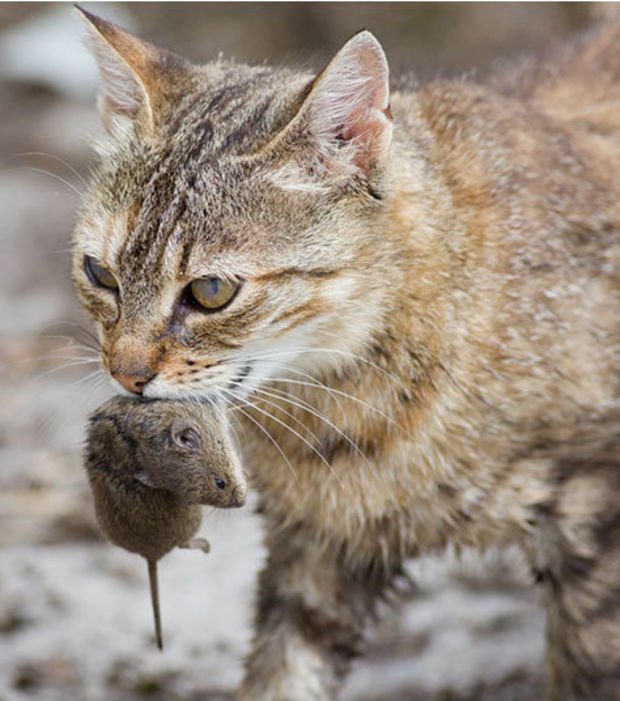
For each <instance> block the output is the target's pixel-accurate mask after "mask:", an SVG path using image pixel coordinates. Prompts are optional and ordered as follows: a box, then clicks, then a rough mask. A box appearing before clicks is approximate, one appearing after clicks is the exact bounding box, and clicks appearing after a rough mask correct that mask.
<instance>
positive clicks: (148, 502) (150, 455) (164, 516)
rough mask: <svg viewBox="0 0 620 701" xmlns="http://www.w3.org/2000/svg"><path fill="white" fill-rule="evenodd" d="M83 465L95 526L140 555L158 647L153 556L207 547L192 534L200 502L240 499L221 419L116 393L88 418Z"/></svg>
mask: <svg viewBox="0 0 620 701" xmlns="http://www.w3.org/2000/svg"><path fill="white" fill-rule="evenodd" d="M84 464H85V467H86V471H87V473H88V479H89V482H90V486H91V488H92V492H93V498H94V502H95V513H96V516H97V521H98V523H99V526H100V527H101V530H102V531H103V533H104V534H105V535H106V536H107V537H108V538H109V539H110V540H111V541H112V542H113V543H114V544H115V545H120V546H121V547H123V548H125V549H126V550H129V551H130V552H133V553H137V554H139V555H142V556H143V557H144V558H146V560H147V563H148V572H149V580H150V585H151V599H152V603H153V614H154V618H155V631H156V637H157V643H158V645H159V647H160V649H161V648H162V646H163V643H162V635H161V620H160V613H159V594H158V586H157V561H158V560H159V559H160V558H162V557H163V556H164V555H166V554H167V553H168V552H170V550H172V549H173V548H176V547H198V548H201V549H203V550H205V551H206V552H208V549H209V544H208V542H207V541H205V540H204V539H197V538H193V536H194V535H195V534H196V532H197V531H198V529H199V528H200V524H201V523H202V508H201V506H200V504H209V505H211V506H219V507H237V506H242V505H243V503H244V501H245V494H246V485H245V479H244V477H243V474H242V472H241V469H240V465H239V461H238V458H237V456H236V454H235V452H234V450H233V448H232V445H231V442H230V438H229V436H228V432H227V428H226V425H225V424H224V423H223V421H222V418H221V417H218V416H217V415H216V414H215V413H214V412H213V410H210V409H208V408H207V407H205V406H200V405H184V404H179V403H178V402H166V401H156V402H148V403H142V402H138V401H136V400H134V399H128V398H126V397H116V398H114V399H111V400H109V401H108V402H106V403H105V404H104V405H102V406H101V407H99V409H98V410H97V411H96V412H95V413H94V414H93V415H92V416H91V418H90V422H89V428H88V437H87V443H86V447H85V449H84Z"/></svg>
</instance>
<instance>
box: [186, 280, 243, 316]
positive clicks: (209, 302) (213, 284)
mask: <svg viewBox="0 0 620 701" xmlns="http://www.w3.org/2000/svg"><path fill="white" fill-rule="evenodd" d="M239 287H240V283H238V282H234V281H232V280H222V279H220V278H219V277H201V278H198V279H197V280H194V281H193V282H192V283H190V285H189V287H188V294H189V297H190V299H191V301H192V302H194V303H195V304H197V305H198V306H200V307H202V309H204V310H206V311H209V312H213V311H218V310H220V309H223V308H224V307H225V306H226V305H227V304H229V303H230V302H231V301H232V300H233V298H234V296H235V295H236V294H237V291H238V290H239Z"/></svg>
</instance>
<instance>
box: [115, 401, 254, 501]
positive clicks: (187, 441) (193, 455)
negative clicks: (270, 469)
mask: <svg viewBox="0 0 620 701" xmlns="http://www.w3.org/2000/svg"><path fill="white" fill-rule="evenodd" d="M127 401H128V404H126V405H124V407H123V423H124V431H125V433H126V434H127V435H128V436H129V437H130V439H131V438H133V440H135V441H136V443H137V444H138V445H139V450H137V451H136V456H137V464H136V465H135V469H136V471H135V476H136V479H138V480H139V481H140V482H142V484H144V485H146V486H148V487H152V488H154V489H165V490H168V491H170V492H173V493H175V494H176V495H177V496H179V497H180V498H181V499H182V500H183V502H185V503H187V504H206V505H209V506H217V507H220V508H226V507H237V506H242V505H243V504H244V503H245V498H246V492H247V487H246V480H245V477H244V474H243V470H242V467H241V462H240V460H239V456H238V454H237V451H236V450H235V448H234V445H233V442H232V439H231V436H230V429H229V427H228V423H227V422H226V420H225V418H224V416H223V414H222V413H221V412H220V411H219V410H218V409H217V408H215V407H213V406H210V405H205V404H193V403H191V404H190V403H185V402H177V401H167V400H160V401H153V402H148V403H143V402H136V401H135V400H132V399H128V400H127Z"/></svg>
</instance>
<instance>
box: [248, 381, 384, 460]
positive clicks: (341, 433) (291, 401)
mask: <svg viewBox="0 0 620 701" xmlns="http://www.w3.org/2000/svg"><path fill="white" fill-rule="evenodd" d="M254 392H256V393H258V394H260V395H266V396H270V397H274V398H278V399H281V400H282V401H284V402H287V403H288V404H291V405H292V406H296V407H297V408H299V409H302V410H303V411H307V412H308V413H310V414H312V415H313V416H315V417H316V418H317V419H319V420H321V421H323V422H324V423H326V424H327V425H328V426H329V427H330V428H331V429H332V430H334V431H336V433H337V434H338V435H339V436H341V437H342V438H343V439H344V440H345V441H346V442H347V443H348V444H349V445H350V446H351V447H352V448H353V450H355V452H356V453H357V454H358V455H359V456H360V457H362V458H363V459H364V461H365V462H366V463H367V464H368V465H372V463H371V462H370V460H369V459H368V456H367V455H366V454H365V453H364V451H363V450H362V449H361V448H360V447H359V446H358V445H357V443H356V442H355V441H354V440H353V439H352V438H351V437H350V436H347V434H346V433H345V432H344V431H343V430H342V429H340V428H338V426H336V424H334V423H333V422H332V421H330V420H329V419H328V418H327V417H326V416H324V415H323V414H321V413H320V412H319V411H316V410H315V409H313V408H312V407H311V406H310V405H309V404H308V402H302V401H297V398H296V397H295V395H293V394H289V393H288V392H279V394H284V395H288V396H278V395H276V394H272V393H271V392H268V391H267V390H264V389H255V390H254ZM287 413H289V412H287ZM300 423H301V422H300ZM302 425H303V424H302ZM306 428H307V427H306ZM308 430H309V429H308ZM317 440H318V439H317Z"/></svg>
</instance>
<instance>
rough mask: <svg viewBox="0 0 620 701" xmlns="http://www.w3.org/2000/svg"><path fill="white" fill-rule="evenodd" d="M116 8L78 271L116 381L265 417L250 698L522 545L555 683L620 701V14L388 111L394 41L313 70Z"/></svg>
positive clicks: (294, 685) (364, 43)
mask: <svg viewBox="0 0 620 701" xmlns="http://www.w3.org/2000/svg"><path fill="white" fill-rule="evenodd" d="M87 19H88V23H89V25H90V28H91V34H92V39H93V44H94V47H95V51H96V54H97V56H98V59H99V64H100V67H101V70H102V73H103V75H104V78H105V83H104V91H103V97H102V102H101V106H102V114H103V117H104V121H105V123H106V124H107V126H108V130H109V137H108V138H107V140H106V141H105V142H104V144H103V146H102V153H103V157H102V159H101V161H100V163H99V164H98V165H97V168H96V170H95V173H94V177H93V180H92V185H91V188H90V190H89V193H88V194H87V196H86V199H85V202H84V206H83V209H82V213H81V216H80V219H79V221H78V225H77V228H76V233H75V266H74V273H73V276H74V280H75V283H76V286H77V289H78V292H79V294H80V296H81V298H82V300H83V301H84V303H85V305H86V307H87V309H88V310H89V311H90V313H91V314H92V316H93V318H94V319H95V321H96V322H97V324H98V327H99V330H100V338H101V342H102V349H103V350H102V358H103V363H104V366H105V367H106V368H107V369H108V370H109V371H110V372H111V374H112V375H115V374H116V375H118V376H120V375H133V376H139V377H144V378H150V377H151V376H152V375H154V377H153V378H152V379H150V381H148V384H146V386H145V388H144V393H145V395H146V396H151V397H170V398H175V397H176V398H183V397H192V396H195V395H202V396H204V395H209V394H219V395H220V396H222V397H224V398H226V399H228V400H230V401H231V402H232V401H235V400H236V401H237V402H238V406H239V407H240V409H237V410H236V415H237V416H240V415H242V414H243V415H244V416H243V418H244V419H245V423H246V428H247V434H246V446H245V448H246V449H245V459H246V464H247V466H248V467H249V468H250V469H251V471H252V474H253V482H254V485H255V486H256V488H257V489H258V491H259V493H260V499H261V511H262V512H263V513H264V517H265V523H266V528H267V535H266V542H267V545H268V548H269V558H268V562H267V565H266V568H265V570H264V571H263V573H262V575H261V580H260V593H259V601H258V613H257V619H256V635H255V639H254V643H253V647H252V651H251V652H250V654H249V657H248V659H247V674H246V679H245V681H244V683H243V686H242V689H241V691H240V698H241V699H244V700H248V701H312V700H316V701H319V700H321V701H324V700H325V699H329V698H333V697H334V696H335V695H336V694H337V690H338V688H339V686H340V684H341V681H342V678H343V675H344V674H345V672H346V670H347V668H348V666H349V662H350V659H351V658H352V657H353V656H354V655H355V654H356V653H357V651H358V648H359V644H360V641H361V639H362V636H363V633H364V629H365V626H366V625H367V623H368V621H369V617H370V614H371V613H372V611H373V609H374V605H375V603H376V602H377V600H378V599H379V598H380V597H381V596H382V594H384V593H385V592H386V591H387V590H388V589H389V587H390V585H391V583H392V582H393V579H394V577H395V576H396V575H397V574H398V573H399V572H400V570H401V566H402V563H403V560H404V559H405V558H407V557H410V556H414V555H416V554H418V553H421V552H429V551H432V550H439V549H441V548H443V547H444V546H445V545H446V544H448V543H451V544H453V545H454V546H456V547H457V548H458V547H461V546H466V545H471V546H476V547H481V548H484V547H486V546H491V545H504V544H508V543H515V542H516V543H519V544H520V545H521V546H522V547H523V549H524V550H525V551H526V553H527V554H528V556H529V557H530V559H531V562H532V566H533V568H534V569H535V571H536V572H537V574H538V579H539V580H540V584H541V587H542V588H543V590H544V592H545V596H546V600H547V603H548V610H549V656H548V661H549V690H550V692H549V693H550V695H551V698H553V699H556V700H558V701H559V700H560V699H561V701H571V700H572V701H576V700H577V699H579V700H581V701H583V700H585V699H589V700H594V699H597V700H598V701H601V700H602V699H606V700H607V699H609V700H610V701H611V700H613V699H620V488H619V485H618V481H619V479H620V478H619V477H618V475H619V473H620V387H619V385H620V294H619V293H620V178H619V177H618V166H619V165H620V27H619V26H618V25H609V26H606V27H603V28H602V29H601V30H600V31H598V32H594V33H592V34H591V35H589V36H587V37H585V38H584V39H583V41H582V42H580V43H579V44H577V45H576V46H575V47H573V48H572V49H571V50H570V51H566V52H565V53H564V54H563V55H562V56H561V57H556V58H555V61H554V63H552V64H548V65H538V64H533V65H532V66H526V67H524V68H522V69H521V70H519V71H518V72H515V73H514V74H505V75H503V76H502V77H501V78H498V79H497V83H496V86H495V87H493V86H491V87H489V86H483V85H477V84H473V83H468V82H464V81H437V82H432V83H430V84H429V85H427V86H425V87H421V88H420V89H418V90H417V91H415V92H411V93H399V92H396V93H393V94H392V95H391V97H390V98H389V106H388V83H387V64H386V63H385V57H384V55H383V52H382V50H381V48H380V46H379V45H378V43H377V42H376V40H375V39H374V38H373V37H372V35H370V34H369V33H367V32H363V33H361V34H359V35H356V36H355V37H354V38H353V39H352V40H351V41H350V42H348V43H347V44H346V45H345V47H344V48H343V49H342V50H341V52H339V54H337V56H336V58H335V59H334V60H333V61H332V63H331V64H330V65H329V66H328V68H327V69H326V70H325V71H324V72H323V73H322V74H321V75H320V77H319V78H318V79H316V80H314V79H313V76H311V75H305V74H299V73H296V72H294V71H290V70H283V69H274V68H269V67H265V66H262V67H259V68H249V67H247V66H243V65H236V64H232V63H227V62H224V61H218V62H215V63H211V64H208V65H206V66H202V67H196V66H193V65H191V64H189V63H187V62H185V61H184V60H182V59H180V58H178V57H176V56H174V55H172V54H169V53H167V52H164V51H161V50H159V49H156V48H154V47H152V46H150V45H148V44H145V43H143V42H140V41H139V40H137V39H135V38H133V37H131V36H130V35H128V34H126V33H124V32H122V31H121V30H119V29H118V28H116V27H114V26H113V25H110V24H109V23H107V22H105V21H103V20H101V19H98V18H95V17H93V16H90V15H87ZM84 254H88V255H91V256H94V257H95V258H97V259H98V260H99V261H100V263H101V264H102V265H104V266H105V267H107V268H108V269H109V270H110V271H112V272H113V274H114V275H115V276H116V277H117V279H118V282H119V285H120V292H119V294H118V295H117V296H115V295H114V294H113V293H111V292H110V291H109V290H101V289H96V288H95V287H93V285H92V283H91V282H90V281H89V280H88V278H87V276H86V274H85V272H84V267H83V256H84ZM208 275H216V276H219V277H222V278H226V279H236V280H243V284H242V287H241V289H240V292H239V294H238V295H237V297H236V298H235V300H234V302H233V303H232V304H230V305H229V306H228V307H227V308H226V309H225V310H223V311H221V312H219V313H211V314H204V313H200V312H197V311H195V310H194V309H192V308H189V307H188V306H187V305H185V304H184V303H183V296H182V294H183V289H184V288H185V287H186V286H187V285H188V284H189V283H190V282H191V280H192V279H194V278H197V277H202V276H208ZM250 403H252V404H253V406H250Z"/></svg>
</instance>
